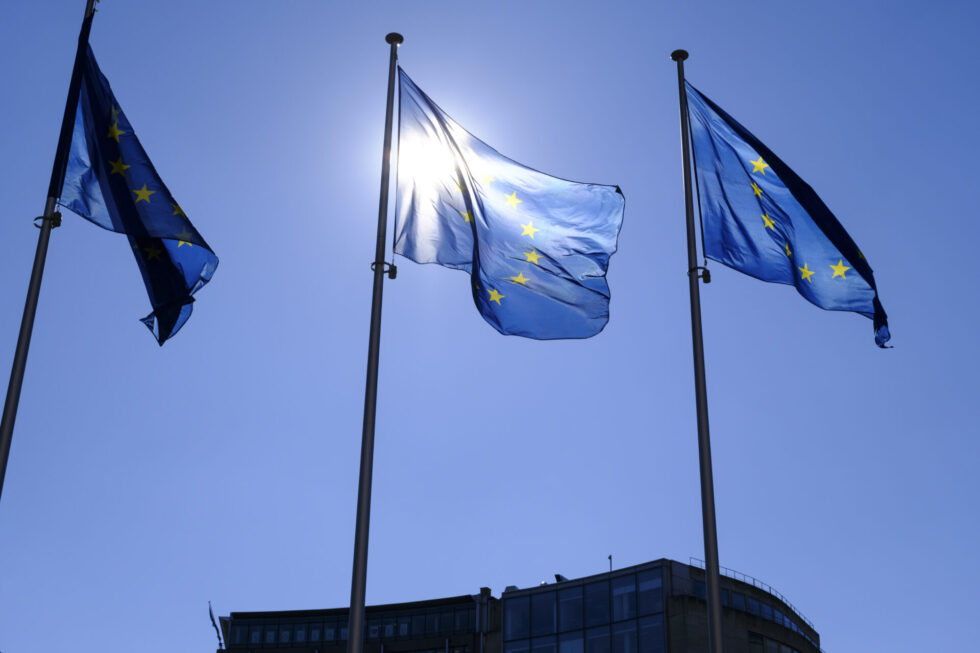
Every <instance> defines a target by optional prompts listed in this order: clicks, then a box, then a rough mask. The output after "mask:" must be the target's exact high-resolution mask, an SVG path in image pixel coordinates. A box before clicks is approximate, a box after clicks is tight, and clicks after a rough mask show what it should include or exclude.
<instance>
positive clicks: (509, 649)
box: [504, 639, 531, 653]
mask: <svg viewBox="0 0 980 653" xmlns="http://www.w3.org/2000/svg"><path fill="white" fill-rule="evenodd" d="M530 650H531V646H530V645H529V644H528V642H527V640H526V639H519V640H517V641H516V642H507V643H506V644H504V653H528V651H530Z"/></svg>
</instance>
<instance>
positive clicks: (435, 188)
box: [395, 69, 625, 339]
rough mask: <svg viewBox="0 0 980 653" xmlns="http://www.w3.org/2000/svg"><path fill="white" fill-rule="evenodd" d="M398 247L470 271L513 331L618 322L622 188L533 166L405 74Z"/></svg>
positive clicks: (548, 333)
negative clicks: (615, 259) (613, 309)
mask: <svg viewBox="0 0 980 653" xmlns="http://www.w3.org/2000/svg"><path fill="white" fill-rule="evenodd" d="M399 78H400V82H401V83H400V92H399V121H398V197H397V207H396V211H395V213H396V219H395V251H396V252H398V253H399V254H401V255H402V256H406V257H408V258H410V259H412V260H413V261H416V262H418V263H438V264H440V265H444V266H446V267H450V268H457V269H460V270H465V271H467V272H469V273H470V276H471V290H472V293H473V301H474V302H475V303H476V306H477V308H478V309H479V311H480V314H481V315H482V316H483V317H484V319H486V321H487V322H489V323H490V324H491V325H493V327H494V328H496V329H497V330H498V331H500V332H501V333H504V334H512V335H520V336H526V337H528V338H538V339H553V338H588V337H589V336H593V335H595V334H597V333H599V331H601V330H602V328H603V327H604V326H605V324H606V322H607V321H608V320H609V286H608V284H607V283H606V278H605V275H606V269H607V268H608V265H609V257H610V256H611V255H612V254H613V252H615V251H616V240H617V238H618V236H619V229H620V226H621V225H622V222H623V209H624V205H625V201H624V199H623V195H622V194H621V193H620V192H619V189H618V188H617V187H615V186H602V185H598V184H582V183H576V182H572V181H566V180H564V179H558V178H556V177H551V176H548V175H545V174H542V173H540V172H538V171H536V170H532V169H530V168H527V167H525V166H523V165H521V164H519V163H517V162H515V161H512V160H510V159H508V158H507V157H505V156H502V155H501V154H499V153H498V152H497V151H496V150H494V149H493V148H491V147H489V146H488V145H487V144H486V143H483V142H482V141H480V140H479V139H477V138H476V137H474V136H473V135H472V134H470V133H469V132H467V131H466V130H465V129H463V128H462V127H460V126H459V125H458V124H456V122H455V121H453V119H452V118H450V117H449V116H448V115H447V114H446V113H445V112H443V111H442V109H440V108H439V107H438V106H436V104H435V103H434V102H433V101H432V100H431V99H429V97H428V96H426V95H425V93H423V92H422V91H421V90H419V88H418V87H417V86H416V85H415V84H414V83H413V82H412V80H411V79H409V78H408V75H406V74H405V72H404V71H402V70H400V69H399Z"/></svg>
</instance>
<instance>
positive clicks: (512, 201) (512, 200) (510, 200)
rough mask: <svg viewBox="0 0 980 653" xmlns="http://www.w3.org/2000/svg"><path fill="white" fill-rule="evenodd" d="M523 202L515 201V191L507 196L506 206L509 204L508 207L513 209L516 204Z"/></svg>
mask: <svg viewBox="0 0 980 653" xmlns="http://www.w3.org/2000/svg"><path fill="white" fill-rule="evenodd" d="M523 201H524V200H519V199H517V191H516V190H515V191H514V192H513V193H511V194H510V195H507V204H509V205H510V206H513V207H515V208H516V207H517V205H518V204H520V203H521V202H523Z"/></svg>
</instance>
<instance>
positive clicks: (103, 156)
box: [58, 46, 218, 345]
mask: <svg viewBox="0 0 980 653" xmlns="http://www.w3.org/2000/svg"><path fill="white" fill-rule="evenodd" d="M58 203H59V204H61V205H62V206H64V207H65V208H67V209H70V210H71V211H73V212H75V213H77V214H78V215H80V216H82V217H83V218H86V219H87V220H89V221H91V222H94V223H95V224H97V225H99V226H100V227H103V228H105V229H108V230H111V231H115V232H118V233H122V234H126V236H127V237H128V238H129V244H130V247H131V249H132V251H133V255H134V256H135V257H136V262H137V264H138V266H139V268H140V272H141V274H142V276H143V282H144V284H145V286H146V290H147V293H148V294H149V297H150V304H151V306H152V307H153V311H152V312H151V313H150V314H149V315H148V316H146V317H145V318H143V319H142V320H141V321H142V322H143V323H144V324H146V326H147V327H148V328H149V329H150V331H151V332H152V333H153V335H154V337H156V339H157V342H158V343H159V344H161V345H162V344H163V343H164V342H165V341H166V340H167V339H168V338H170V337H171V336H173V335H174V334H175V333H177V331H178V330H180V328H181V327H182V326H183V325H184V323H185V322H186V321H187V318H189V317H190V314H191V310H192V308H191V305H192V303H193V301H194V297H193V295H194V293H195V292H197V291H198V290H199V289H200V288H202V287H203V286H204V285H205V284H206V283H207V282H208V281H210V280H211V276H212V275H213V274H214V271H215V268H216V267H217V265H218V258H217V257H216V256H215V255H214V252H213V251H212V250H211V248H210V247H209V246H208V244H207V243H206V242H205V241H204V238H202V237H201V234H200V233H198V231H197V230H196V229H195V228H194V225H192V224H191V222H190V220H188V219H187V216H186V215H185V214H184V211H183V209H182V208H181V207H180V205H179V204H177V202H176V200H174V198H173V196H172V195H171V194H170V191H169V190H168V189H167V187H166V186H165V185H164V183H163V181H162V180H161V179H160V176H159V175H158V174H157V172H156V170H155V169H154V168H153V164H152V163H151V162H150V159H149V157H147V155H146V152H145V151H144V150H143V147H142V146H141V145H140V142H139V139H137V138H136V134H135V133H134V131H133V127H132V125H131V124H130V122H129V120H128V119H127V118H126V114H125V113H123V111H122V109H121V108H120V107H119V103H118V102H116V98H115V96H114V95H113V93H112V89H111V88H110V87H109V82H108V81H107V80H106V78H105V77H104V76H103V75H102V73H101V71H100V70H99V66H98V64H97V63H96V61H95V55H94V54H93V53H92V49H91V47H90V46H89V47H87V50H86V56H85V59H84V62H83V71H82V86H81V92H80V95H79V100H78V109H77V113H76V115H75V128H74V133H73V135H72V143H71V149H70V152H69V156H68V165H67V169H66V172H65V180H64V184H63V186H62V188H61V197H60V199H59V202H58Z"/></svg>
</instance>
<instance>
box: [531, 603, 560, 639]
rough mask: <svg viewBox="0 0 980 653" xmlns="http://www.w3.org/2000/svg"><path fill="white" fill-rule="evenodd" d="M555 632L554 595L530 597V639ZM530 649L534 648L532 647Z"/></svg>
mask: <svg viewBox="0 0 980 653" xmlns="http://www.w3.org/2000/svg"><path fill="white" fill-rule="evenodd" d="M554 632H555V593H554V592H544V593H542V594H533V595H531V637H537V636H538V635H550V634H552V633H554ZM532 648H534V647H533V646H532Z"/></svg>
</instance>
